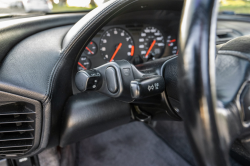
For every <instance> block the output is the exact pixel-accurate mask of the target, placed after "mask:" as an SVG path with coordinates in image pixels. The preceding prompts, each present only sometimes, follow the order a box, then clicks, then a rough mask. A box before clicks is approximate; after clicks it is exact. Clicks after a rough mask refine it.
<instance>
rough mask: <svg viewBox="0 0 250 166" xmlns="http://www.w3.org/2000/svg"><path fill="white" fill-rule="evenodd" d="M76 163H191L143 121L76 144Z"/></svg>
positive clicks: (168, 165)
mask: <svg viewBox="0 0 250 166" xmlns="http://www.w3.org/2000/svg"><path fill="white" fill-rule="evenodd" d="M76 150H77V151H76V162H75V165H76V166H189V164H188V163H187V162H186V161H185V160H184V159H183V158H181V157H180V156H179V155H178V154H177V153H176V152H175V151H173V150H172V149H171V148H170V147H169V146H168V145H167V144H166V143H165V142H164V141H163V140H162V139H161V138H159V137H158V136H157V135H156V134H155V133H154V132H153V131H152V130H151V129H149V128H148V127H147V126H145V125H144V124H143V123H139V122H133V123H130V124H127V125H123V126H120V127H117V128H114V129H112V130H109V131H107V132H104V133H101V134H98V135H96V136H93V137H90V138H87V139H85V140H83V141H81V142H79V143H77V144H76Z"/></svg>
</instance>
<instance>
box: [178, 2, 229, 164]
mask: <svg viewBox="0 0 250 166" xmlns="http://www.w3.org/2000/svg"><path fill="white" fill-rule="evenodd" d="M217 7H218V3H217V1H215V0H204V1H199V0H190V1H185V4H184V8H183V11H182V19H181V25H180V32H179V34H180V35H179V42H180V43H179V45H180V54H179V66H178V68H179V94H180V100H181V106H182V110H185V118H184V121H185V126H186V130H187V132H188V137H189V140H190V143H191V147H192V149H193V152H194V154H195V157H196V161H197V163H198V165H213V166H216V165H229V158H228V153H227V151H228V148H227V147H228V146H229V145H228V143H229V142H227V143H223V142H222V141H223V140H224V138H222V135H220V132H219V128H218V127H217V126H218V120H219V117H218V113H217V111H216V110H217V108H216V107H217V104H216V101H217V98H216V86H215V84H216V83H215V63H214V61H215V52H216V51H215V43H216V42H215V36H216V21H217ZM226 140H228V139H226ZM225 144H226V145H225Z"/></svg>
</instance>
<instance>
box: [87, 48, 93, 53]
mask: <svg viewBox="0 0 250 166" xmlns="http://www.w3.org/2000/svg"><path fill="white" fill-rule="evenodd" d="M86 49H87V50H88V51H89V52H90V53H91V54H94V53H93V52H92V51H91V50H90V49H89V48H88V47H86Z"/></svg>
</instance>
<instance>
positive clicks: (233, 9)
mask: <svg viewBox="0 0 250 166" xmlns="http://www.w3.org/2000/svg"><path fill="white" fill-rule="evenodd" d="M107 1H108V0H0V16H4V15H31V14H34V13H35V14H44V13H58V12H60V13H61V12H77V11H89V10H91V9H93V8H95V7H97V6H99V5H101V4H103V3H105V2H107ZM219 12H220V14H250V0H220V8H219Z"/></svg>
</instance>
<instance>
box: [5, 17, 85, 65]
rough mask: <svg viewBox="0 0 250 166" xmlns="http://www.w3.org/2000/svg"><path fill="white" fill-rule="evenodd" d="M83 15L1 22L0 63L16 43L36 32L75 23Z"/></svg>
mask: <svg viewBox="0 0 250 166" xmlns="http://www.w3.org/2000/svg"><path fill="white" fill-rule="evenodd" d="M84 15H85V14H82V13H81V14H61V15H50V16H39V17H30V18H23V19H14V20H10V21H2V22H1V26H0V39H1V40H0V62H1V61H2V59H3V58H4V57H5V56H6V54H7V53H8V52H9V51H10V49H11V48H13V47H14V46H15V45H16V44H17V43H18V42H20V41H21V40H23V39H24V38H26V37H28V36H30V35H32V34H35V33H37V32H40V31H43V30H46V29H50V28H54V27H58V26H63V25H69V24H74V23H76V22H77V21H78V20H79V19H81V18H82V17H83V16H84Z"/></svg>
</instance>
